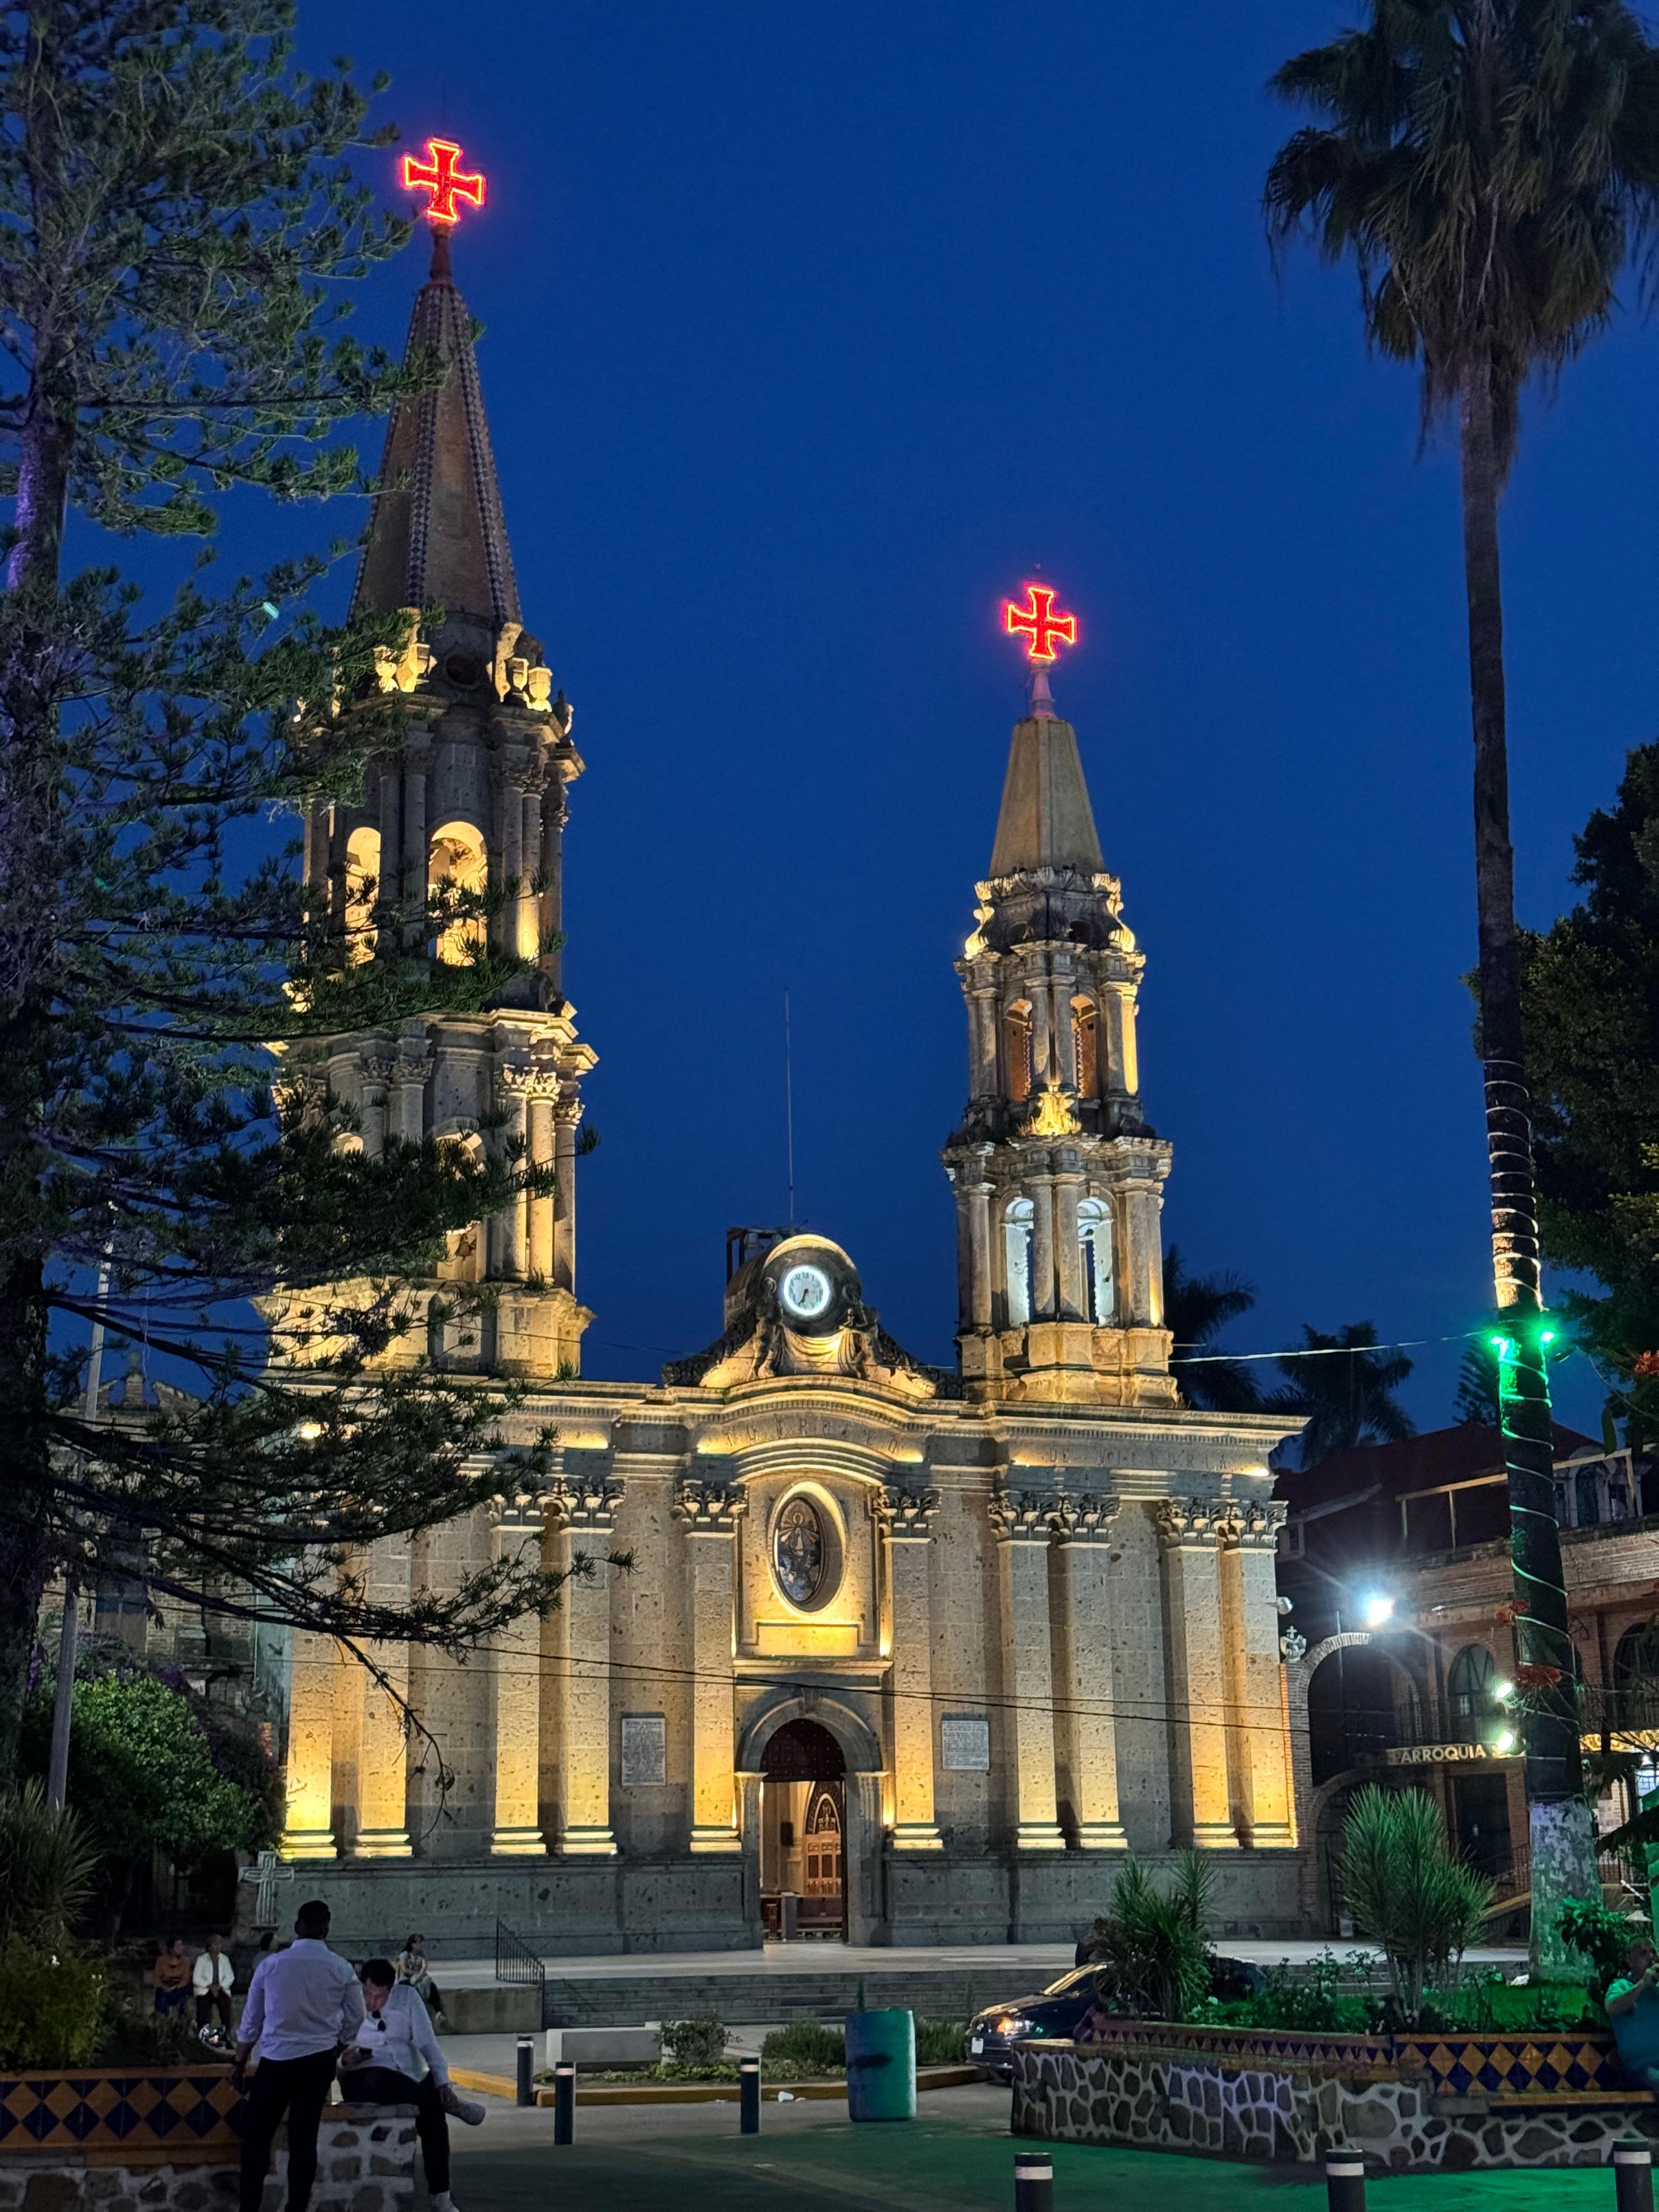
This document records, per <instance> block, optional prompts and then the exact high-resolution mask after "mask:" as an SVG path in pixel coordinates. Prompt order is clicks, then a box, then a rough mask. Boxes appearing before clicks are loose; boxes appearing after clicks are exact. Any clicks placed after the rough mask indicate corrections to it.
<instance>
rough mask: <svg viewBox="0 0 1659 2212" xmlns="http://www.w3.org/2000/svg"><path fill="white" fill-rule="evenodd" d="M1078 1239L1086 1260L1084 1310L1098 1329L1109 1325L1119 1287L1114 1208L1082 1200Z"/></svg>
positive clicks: (1080, 1203) (1078, 1219)
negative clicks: (1114, 1271)
mask: <svg viewBox="0 0 1659 2212" xmlns="http://www.w3.org/2000/svg"><path fill="white" fill-rule="evenodd" d="M1077 1241H1078V1246H1079V1253H1080V1255H1081V1258H1082V1261H1083V1310H1084V1312H1085V1314H1086V1315H1087V1316H1088V1317H1089V1319H1090V1320H1091V1322H1094V1323H1095V1324H1096V1326H1097V1328H1109V1326H1110V1324H1111V1321H1112V1316H1113V1313H1114V1310H1115V1307H1116V1304H1117V1290H1116V1285H1115V1284H1114V1282H1113V1280H1112V1214H1111V1208H1110V1207H1109V1206H1108V1205H1107V1204H1106V1202H1105V1200H1103V1199H1099V1198H1085V1199H1083V1200H1079V1205H1078V1209H1077Z"/></svg>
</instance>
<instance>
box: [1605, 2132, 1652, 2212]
mask: <svg viewBox="0 0 1659 2212" xmlns="http://www.w3.org/2000/svg"><path fill="white" fill-rule="evenodd" d="M1613 2188H1614V2189H1615V2190H1616V2191H1617V2192H1618V2198H1619V2212H1653V2152H1652V2150H1651V2149H1650V2147H1649V2146H1648V2145H1647V2144H1646V2143H1644V2142H1640V2141H1638V2140H1636V2139H1634V2138H1632V2137H1631V2136H1626V2137H1625V2138H1624V2140H1623V2141H1622V2142H1616V2143H1614V2145H1613Z"/></svg>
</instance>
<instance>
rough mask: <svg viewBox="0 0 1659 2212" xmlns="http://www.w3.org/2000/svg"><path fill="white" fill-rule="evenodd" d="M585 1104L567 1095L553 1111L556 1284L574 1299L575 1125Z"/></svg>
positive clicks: (573, 1094)
mask: <svg viewBox="0 0 1659 2212" xmlns="http://www.w3.org/2000/svg"><path fill="white" fill-rule="evenodd" d="M581 1118H582V1102H581V1100H580V1098H579V1097H577V1096H576V1094H575V1092H574V1091H566V1092H565V1093H564V1095H563V1097H561V1098H560V1099H558V1100H557V1102H556V1103H555V1105H554V1108H553V1158H554V1163H555V1165H556V1168H557V1170H558V1188H557V1189H556V1191H555V1193H554V1196H553V1280H554V1282H555V1284H556V1285H557V1287H558V1288H559V1289H560V1290H562V1291H569V1292H570V1294H571V1296H572V1297H574V1296H575V1291H576V1125H577V1123H578V1122H579V1121H580V1120H581Z"/></svg>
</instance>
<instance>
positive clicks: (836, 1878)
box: [761, 1720, 847, 1938]
mask: <svg viewBox="0 0 1659 2212" xmlns="http://www.w3.org/2000/svg"><path fill="white" fill-rule="evenodd" d="M846 1777H847V1762H846V1760H845V1759H843V1758H842V1749H841V1746H840V1745H839V1744H838V1743H837V1742H836V1739H835V1738H834V1736H832V1735H830V1733H829V1729H827V1728H825V1727H823V1725H822V1723H819V1722H817V1721H811V1720H793V1721H786V1722H785V1723H784V1725H783V1726H782V1727H781V1729H778V1730H777V1732H776V1733H775V1735H773V1737H772V1738H771V1740H770V1741H769V1743H768V1744H767V1747H766V1749H765V1751H764V1752H763V1753H762V1757H761V1911H762V1914H763V1918H764V1920H765V1923H766V1931H767V1933H768V1935H771V1936H784V1937H786V1938H788V1937H791V1936H818V1937H823V1936H831V1937H837V1938H844V1937H845V1936H846V1933H847V1780H846Z"/></svg>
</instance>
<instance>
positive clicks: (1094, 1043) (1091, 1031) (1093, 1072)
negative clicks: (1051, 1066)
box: [1072, 999, 1100, 1098]
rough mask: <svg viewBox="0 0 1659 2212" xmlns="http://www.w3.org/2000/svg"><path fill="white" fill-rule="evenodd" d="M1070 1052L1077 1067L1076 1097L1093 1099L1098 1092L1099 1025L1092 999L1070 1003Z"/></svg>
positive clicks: (1074, 1000) (1076, 1000)
mask: <svg viewBox="0 0 1659 2212" xmlns="http://www.w3.org/2000/svg"><path fill="white" fill-rule="evenodd" d="M1072 1052H1073V1059H1074V1060H1075V1061H1076V1065H1077V1095H1078V1097H1079V1098H1094V1097H1097V1096H1098V1095H1099V1091H1100V1024H1099V1021H1098V1018H1097V1016H1096V1013H1095V1002H1094V1000H1092V999H1073V1001H1072Z"/></svg>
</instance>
